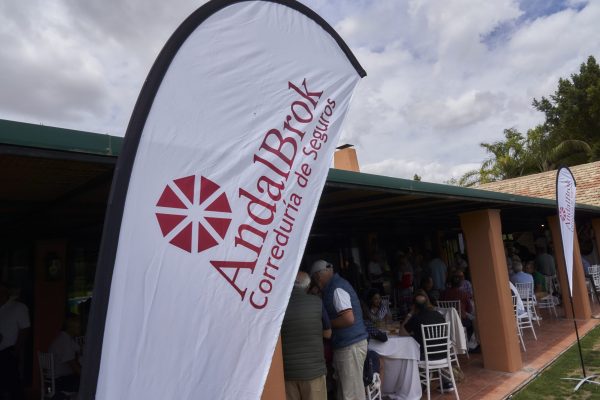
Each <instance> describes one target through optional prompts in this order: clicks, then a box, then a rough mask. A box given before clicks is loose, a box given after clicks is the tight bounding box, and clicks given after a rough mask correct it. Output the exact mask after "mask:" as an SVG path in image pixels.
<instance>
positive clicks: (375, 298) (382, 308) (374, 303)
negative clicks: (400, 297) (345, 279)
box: [365, 290, 392, 323]
mask: <svg viewBox="0 0 600 400" xmlns="http://www.w3.org/2000/svg"><path fill="white" fill-rule="evenodd" d="M365 311H366V313H365V319H368V320H370V321H372V322H374V323H378V322H382V321H387V322H389V321H391V320H392V314H391V313H390V307H389V304H387V302H384V301H382V300H381V295H380V294H379V292H378V291H377V290H371V291H369V293H368V294H367V307H366V310H365Z"/></svg>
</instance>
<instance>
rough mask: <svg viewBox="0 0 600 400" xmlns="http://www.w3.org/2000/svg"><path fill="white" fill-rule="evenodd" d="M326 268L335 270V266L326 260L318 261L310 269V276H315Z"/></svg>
mask: <svg viewBox="0 0 600 400" xmlns="http://www.w3.org/2000/svg"><path fill="white" fill-rule="evenodd" d="M326 268H333V264H331V263H330V262H327V261H325V260H317V261H315V262H314V263H313V265H312V266H311V267H310V276H313V275H314V274H316V273H317V272H319V271H323V270H324V269H326Z"/></svg>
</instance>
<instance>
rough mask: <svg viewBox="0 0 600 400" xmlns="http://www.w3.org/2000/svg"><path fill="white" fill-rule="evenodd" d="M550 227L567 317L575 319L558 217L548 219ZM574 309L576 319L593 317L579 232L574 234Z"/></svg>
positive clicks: (557, 273) (572, 255)
mask: <svg viewBox="0 0 600 400" xmlns="http://www.w3.org/2000/svg"><path fill="white" fill-rule="evenodd" d="M548 225H549V226H550V232H551V233H552V243H553V244H554V258H555V260H556V275H557V276H558V281H559V283H560V288H561V290H560V291H561V296H562V302H563V308H564V310H565V316H566V317H567V318H573V313H572V312H571V303H570V300H569V285H568V283H567V271H566V270H565V258H564V256H563V246H562V239H561V236H560V226H559V223H558V217H557V216H555V215H554V216H551V217H548ZM573 236H574V238H573V254H571V257H573V308H574V309H575V319H583V320H588V319H590V318H591V317H592V309H591V307H590V299H589V297H588V292H587V286H586V284H585V274H584V271H583V264H582V263H581V251H580V250H579V239H578V238H577V230H575V232H573Z"/></svg>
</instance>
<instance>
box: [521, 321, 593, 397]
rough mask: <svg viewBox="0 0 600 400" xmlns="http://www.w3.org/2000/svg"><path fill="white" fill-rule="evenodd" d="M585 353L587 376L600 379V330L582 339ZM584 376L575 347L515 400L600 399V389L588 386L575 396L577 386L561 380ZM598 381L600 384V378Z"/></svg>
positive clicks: (574, 382) (572, 382) (582, 347)
mask: <svg viewBox="0 0 600 400" xmlns="http://www.w3.org/2000/svg"><path fill="white" fill-rule="evenodd" d="M581 352H582V354H583V362H584V365H585V370H586V374H587V376H589V375H600V327H596V328H594V329H592V330H591V331H590V332H589V333H588V334H587V335H586V336H585V337H584V338H583V339H581ZM582 376H583V372H582V371H581V361H580V359H579V351H578V349H577V343H575V344H574V345H573V346H571V348H569V350H567V351H566V352H565V353H564V354H563V355H561V356H560V357H559V358H558V359H557V360H556V361H555V362H553V363H552V364H551V365H550V366H549V367H548V368H547V369H545V370H544V372H542V373H541V374H540V375H539V376H538V377H536V378H535V379H534V380H532V381H531V382H530V383H529V384H528V385H527V386H525V387H524V388H523V389H521V390H520V391H519V392H517V393H516V394H514V395H513V396H512V398H511V399H513V400H530V399H531V400H534V399H535V400H540V399H544V400H546V399H547V400H551V399H557V400H558V399H561V400H562V399H600V385H595V384H584V385H583V386H582V387H581V388H580V389H579V390H578V391H577V392H573V389H574V388H575V385H577V382H576V381H571V380H568V381H566V380H562V379H561V378H581V377H582ZM596 381H598V382H600V377H599V378H597V379H596Z"/></svg>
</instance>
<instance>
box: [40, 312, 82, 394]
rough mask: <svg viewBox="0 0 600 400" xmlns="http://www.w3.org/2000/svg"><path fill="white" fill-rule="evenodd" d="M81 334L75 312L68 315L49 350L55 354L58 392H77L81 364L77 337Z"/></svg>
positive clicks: (55, 374)
mask: <svg viewBox="0 0 600 400" xmlns="http://www.w3.org/2000/svg"><path fill="white" fill-rule="evenodd" d="M78 335H79V318H78V317H77V315H75V314H69V315H67V318H66V320H65V323H64V325H63V330H62V331H61V332H60V333H59V334H58V336H56V338H55V339H54V341H53V342H52V344H51V345H50V347H49V348H48V352H49V353H52V354H53V356H54V376H55V378H56V379H55V385H56V392H57V393H60V392H61V391H64V392H77V391H78V390H79V377H80V374H81V365H80V364H79V359H78V354H79V352H80V349H79V345H78V344H77V342H75V338H76V337H77V336H78Z"/></svg>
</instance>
